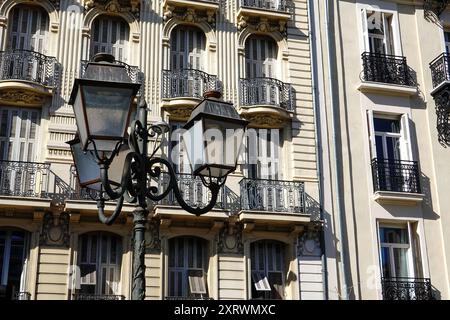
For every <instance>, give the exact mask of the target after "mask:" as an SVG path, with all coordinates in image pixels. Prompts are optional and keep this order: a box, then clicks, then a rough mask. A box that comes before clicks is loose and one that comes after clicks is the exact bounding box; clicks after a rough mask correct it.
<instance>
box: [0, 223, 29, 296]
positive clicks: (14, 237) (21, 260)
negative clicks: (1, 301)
mask: <svg viewBox="0 0 450 320" xmlns="http://www.w3.org/2000/svg"><path fill="white" fill-rule="evenodd" d="M28 242H29V237H28V233H27V232H25V231H22V230H16V229H2V230H0V289H2V290H0V291H1V292H0V295H1V294H2V293H3V294H6V299H26V298H27V294H26V293H25V292H24V291H25V283H26V279H25V277H26V266H27V260H28V246H29V244H28Z"/></svg>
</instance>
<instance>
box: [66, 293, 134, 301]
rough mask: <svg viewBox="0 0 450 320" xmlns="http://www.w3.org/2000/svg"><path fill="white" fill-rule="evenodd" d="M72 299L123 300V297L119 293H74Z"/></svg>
mask: <svg viewBox="0 0 450 320" xmlns="http://www.w3.org/2000/svg"><path fill="white" fill-rule="evenodd" d="M73 300H125V297H124V296H121V295H103V294H89V293H75V294H74V295H73Z"/></svg>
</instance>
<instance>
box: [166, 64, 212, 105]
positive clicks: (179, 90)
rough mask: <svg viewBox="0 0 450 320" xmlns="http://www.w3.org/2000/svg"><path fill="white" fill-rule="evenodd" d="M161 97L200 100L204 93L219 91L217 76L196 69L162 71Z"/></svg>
mask: <svg viewBox="0 0 450 320" xmlns="http://www.w3.org/2000/svg"><path fill="white" fill-rule="evenodd" d="M162 80H163V83H162V97H163V99H171V98H197V99H202V98H203V93H205V92H206V91H211V90H214V91H221V85H220V82H219V80H218V79H217V76H215V75H211V74H208V73H206V72H203V71H200V70H196V69H180V70H163V73H162Z"/></svg>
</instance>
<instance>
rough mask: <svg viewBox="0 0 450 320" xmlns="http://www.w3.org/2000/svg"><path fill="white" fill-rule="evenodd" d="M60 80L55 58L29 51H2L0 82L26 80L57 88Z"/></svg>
mask: <svg viewBox="0 0 450 320" xmlns="http://www.w3.org/2000/svg"><path fill="white" fill-rule="evenodd" d="M58 78H59V65H58V63H57V60H56V58H55V57H48V56H46V55H44V54H42V53H39V52H35V51H29V50H18V49H15V50H8V51H0V80H24V81H31V82H34V83H39V84H41V85H43V86H46V87H56V86H57V84H58Z"/></svg>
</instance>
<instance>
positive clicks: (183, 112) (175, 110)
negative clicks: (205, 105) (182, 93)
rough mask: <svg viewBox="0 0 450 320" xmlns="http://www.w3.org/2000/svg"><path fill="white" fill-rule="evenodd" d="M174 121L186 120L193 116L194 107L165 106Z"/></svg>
mask: <svg viewBox="0 0 450 320" xmlns="http://www.w3.org/2000/svg"><path fill="white" fill-rule="evenodd" d="M165 110H166V111H167V113H168V114H169V118H170V120H172V121H186V120H187V119H189V117H190V116H191V113H192V110H193V108H191V107H188V106H181V107H168V108H165Z"/></svg>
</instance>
